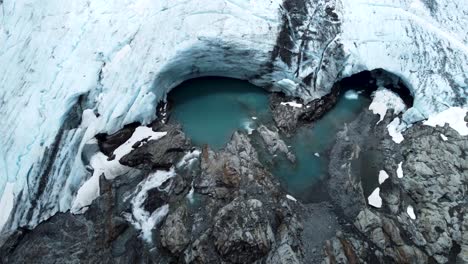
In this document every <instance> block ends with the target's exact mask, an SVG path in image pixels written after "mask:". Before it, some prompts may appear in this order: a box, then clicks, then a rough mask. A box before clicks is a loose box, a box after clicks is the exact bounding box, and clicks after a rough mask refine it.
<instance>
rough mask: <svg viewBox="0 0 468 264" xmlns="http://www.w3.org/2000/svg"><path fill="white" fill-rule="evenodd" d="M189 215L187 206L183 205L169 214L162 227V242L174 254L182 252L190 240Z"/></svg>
mask: <svg viewBox="0 0 468 264" xmlns="http://www.w3.org/2000/svg"><path fill="white" fill-rule="evenodd" d="M187 217H188V216H187V208H186V207H185V206H184V205H181V206H180V207H178V208H177V209H176V210H175V211H174V212H172V213H171V214H169V215H168V216H167V218H166V220H165V221H164V224H163V225H162V227H161V233H160V235H161V244H162V246H163V247H165V248H167V249H168V250H169V251H170V252H171V253H173V254H177V253H180V252H182V251H183V250H184V249H185V247H186V246H187V245H188V243H189V242H190V234H189V231H188V230H187V223H186V222H187Z"/></svg>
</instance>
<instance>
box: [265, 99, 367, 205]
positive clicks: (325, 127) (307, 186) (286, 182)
mask: <svg viewBox="0 0 468 264" xmlns="http://www.w3.org/2000/svg"><path fill="white" fill-rule="evenodd" d="M370 102H371V101H370V99H368V98H367V97H364V96H359V97H358V98H357V99H354V100H350V99H346V98H345V97H344V96H342V97H341V98H340V99H339V101H338V103H337V105H336V106H335V107H334V108H333V109H332V110H330V111H329V112H328V113H326V114H325V115H324V116H323V118H321V119H320V120H318V121H316V122H315V123H314V124H313V125H310V126H306V127H302V128H300V129H299V130H298V131H297V133H296V135H294V136H293V137H292V138H289V139H285V141H286V143H287V144H288V145H290V146H291V148H290V150H292V151H293V153H295V154H296V163H295V164H291V163H290V162H287V161H284V159H276V160H274V161H273V163H274V164H273V168H274V171H275V174H276V175H277V176H278V177H279V179H280V181H281V182H282V185H283V186H285V187H286V189H287V190H288V191H289V192H290V193H291V194H292V195H294V196H295V197H296V198H299V199H301V200H303V201H317V200H320V197H322V196H323V194H324V192H325V190H322V189H321V187H319V186H318V185H317V183H318V182H319V181H320V180H323V179H324V178H325V177H326V176H327V175H328V152H329V150H330V148H331V147H332V146H333V144H334V142H335V136H336V134H337V133H338V132H339V131H340V130H342V129H343V127H344V125H345V123H349V122H351V121H353V120H354V119H355V118H356V117H357V115H358V114H359V113H360V112H361V111H362V110H363V109H364V108H366V107H368V106H369V104H370Z"/></svg>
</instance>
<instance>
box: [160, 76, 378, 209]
mask: <svg viewBox="0 0 468 264" xmlns="http://www.w3.org/2000/svg"><path fill="white" fill-rule="evenodd" d="M268 95H269V94H268V93H267V92H266V91H264V90H262V89H260V88H258V87H256V86H254V85H252V84H250V83H248V82H245V81H240V80H235V79H226V78H200V79H194V80H189V81H187V82H185V83H183V84H181V85H180V86H179V87H177V88H175V89H174V90H173V91H171V93H170V94H169V97H168V98H169V100H170V101H171V102H172V112H171V113H172V116H171V120H176V121H177V122H179V123H181V124H182V127H183V130H184V131H185V133H186V134H187V135H188V136H189V137H190V138H191V139H192V142H193V143H194V144H195V145H198V146H202V145H204V144H208V145H209V146H210V147H211V148H213V149H221V148H222V147H223V146H224V145H225V144H226V143H227V142H228V141H229V139H230V137H231V135H232V134H233V132H234V131H236V130H241V131H246V132H248V131H250V129H249V128H251V129H253V128H255V127H256V126H258V125H259V124H267V125H268V124H269V125H270V126H271V124H272V116H271V112H270V110H269V100H268ZM354 95H355V96H354V99H347V98H353V97H352V96H351V97H346V96H344V95H343V96H342V97H341V98H340V99H339V101H338V103H337V105H336V106H335V107H334V108H333V109H332V110H331V111H329V112H328V113H327V114H325V116H324V117H323V118H322V119H320V120H318V121H317V122H315V123H314V124H313V125H310V126H305V127H302V128H300V129H299V130H298V131H297V133H296V134H295V135H294V136H293V137H291V138H286V137H285V136H283V140H284V141H285V142H286V144H287V145H288V146H290V150H291V151H292V152H293V153H294V154H295V155H296V163H291V162H290V161H289V160H287V159H286V158H285V157H283V155H280V156H277V157H274V158H272V157H271V156H270V155H269V154H265V151H262V150H258V151H259V153H260V158H261V161H262V163H263V164H264V165H265V166H266V167H268V168H269V169H270V171H271V172H272V173H273V174H274V175H275V176H276V177H278V179H279V180H280V182H281V183H282V186H283V188H285V189H286V190H287V191H288V192H289V193H290V194H291V195H293V196H294V197H296V198H298V199H301V200H303V201H314V200H315V201H316V200H317V197H320V196H322V195H323V192H324V190H322V189H323V188H322V187H320V185H319V184H317V183H318V182H320V180H322V179H324V178H325V177H326V176H327V171H328V151H329V149H330V148H331V146H332V145H333V143H334V141H335V135H336V133H337V132H338V131H340V130H341V129H343V127H344V125H345V123H348V122H350V121H352V120H354V118H356V116H357V115H358V114H359V113H360V112H361V111H362V110H363V109H364V108H366V107H368V106H369V104H370V99H368V97H365V96H360V95H359V96H357V95H356V94H354ZM356 97H357V98H356ZM252 117H255V119H253V118H252ZM258 138H259V137H258V135H257V136H256V135H255V133H253V135H252V139H253V140H259V139H258ZM254 145H256V146H257V145H258V144H255V143H254Z"/></svg>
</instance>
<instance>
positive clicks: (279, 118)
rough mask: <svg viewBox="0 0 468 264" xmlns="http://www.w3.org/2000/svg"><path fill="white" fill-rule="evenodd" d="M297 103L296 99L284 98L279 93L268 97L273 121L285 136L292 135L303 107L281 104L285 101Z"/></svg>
mask: <svg viewBox="0 0 468 264" xmlns="http://www.w3.org/2000/svg"><path fill="white" fill-rule="evenodd" d="M289 100H291V101H297V100H299V99H298V98H291V97H285V96H282V95H280V94H279V93H274V94H272V95H271V97H270V109H271V111H272V113H273V119H274V121H275V123H276V126H277V127H278V128H279V129H280V130H281V131H283V132H284V133H286V134H287V135H290V134H292V133H293V132H294V131H295V129H296V127H297V123H298V121H299V116H300V115H301V114H302V112H303V111H304V110H303V109H302V108H303V107H294V106H291V105H288V104H281V103H284V102H287V101H289Z"/></svg>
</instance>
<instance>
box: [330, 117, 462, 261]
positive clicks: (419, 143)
mask: <svg viewBox="0 0 468 264" xmlns="http://www.w3.org/2000/svg"><path fill="white" fill-rule="evenodd" d="M365 116H366V113H363V114H361V117H360V118H358V119H357V120H356V121H354V122H353V123H351V124H350V125H349V126H348V127H347V129H346V130H345V131H344V132H343V133H342V134H341V135H339V137H340V136H341V137H344V138H345V139H346V140H339V141H338V143H337V145H336V146H335V150H339V151H337V152H335V154H332V158H334V159H336V161H337V163H336V166H334V165H333V160H332V162H331V165H330V166H332V167H331V168H330V171H331V173H332V174H333V172H334V171H335V174H334V176H332V180H331V181H330V188H331V189H332V194H331V195H332V197H334V200H335V202H336V203H337V204H339V205H340V207H341V208H342V209H343V212H344V214H345V217H347V218H349V219H350V220H351V221H354V224H353V225H354V228H356V230H357V232H355V231H353V232H351V233H349V232H346V233H340V234H339V235H337V237H336V238H334V239H331V240H330V241H329V242H328V243H327V244H326V247H325V252H326V254H327V257H326V258H325V262H326V263H356V259H358V261H357V262H358V263H361V262H363V261H364V260H366V261H367V262H372V263H375V262H380V263H384V262H392V263H428V262H432V263H447V262H449V263H454V262H456V261H457V263H466V256H467V255H468V254H467V252H468V251H467V248H468V247H467V246H466V243H467V242H466V241H467V240H466V236H464V234H465V232H466V231H465V230H467V229H466V220H465V219H466V218H465V217H464V215H465V214H466V203H467V201H466V194H465V192H466V185H465V184H463V182H466V181H467V179H468V178H467V177H468V173H466V172H467V171H468V170H467V166H468V163H467V160H466V152H467V150H468V145H467V144H468V139H467V138H466V137H462V136H460V135H459V134H458V133H457V132H456V131H454V130H453V129H451V128H449V127H448V126H446V127H444V128H441V127H437V128H432V127H428V126H424V125H421V124H418V125H415V126H413V127H412V128H410V129H409V130H408V131H406V132H405V133H404V134H403V135H404V137H405V140H404V141H403V142H402V143H401V146H399V145H397V144H395V143H393V142H392V141H391V140H390V139H388V137H386V136H379V134H380V135H386V134H385V133H382V132H383V131H382V129H384V128H385V127H386V125H387V123H388V122H389V121H390V120H391V119H392V118H393V117H392V116H391V114H390V115H389V114H387V117H386V118H385V119H384V121H382V122H381V123H380V124H379V125H377V126H375V127H374V128H371V129H370V130H367V132H365V133H364V134H363V135H359V137H361V136H363V137H364V138H366V136H367V137H371V138H373V139H374V140H373V141H368V142H367V143H366V144H367V146H366V147H363V143H362V142H361V143H359V142H358V141H356V139H357V138H358V136H357V135H353V134H354V133H355V132H353V131H355V128H356V127H355V126H356V125H359V124H360V123H361V122H362V121H364V120H368V118H366V117H365ZM440 134H443V135H445V136H446V137H447V138H448V140H447V141H444V140H443V139H442V137H441V136H440ZM364 140H366V139H364ZM353 144H354V145H355V147H354V148H353V147H348V149H349V151H348V152H346V148H347V147H346V145H350V146H352V145H353ZM356 146H358V147H359V150H360V151H361V152H362V151H363V149H365V148H377V149H379V151H378V153H381V156H380V157H379V158H378V161H379V162H378V166H379V167H380V168H381V169H384V170H385V171H386V172H387V173H388V174H389V176H390V178H389V179H387V180H386V181H385V182H384V183H383V184H382V185H381V186H380V188H381V192H380V197H381V198H382V203H383V205H382V208H380V209H377V208H373V207H368V206H366V205H365V204H366V202H365V197H364V196H361V195H359V193H362V192H360V191H359V188H360V187H359V184H360V181H359V179H358V176H357V175H359V174H355V173H356V171H355V170H353V169H351V170H347V169H345V168H346V167H348V166H349V167H352V159H353V158H354V157H355V156H356V153H357V152H356V151H355V150H356V149H358V148H357V147H356ZM353 149H354V151H353ZM335 150H334V151H335ZM339 161H341V164H343V163H344V164H345V165H343V166H342V167H344V168H343V170H341V172H340V166H338V164H339V163H340V162H339ZM399 162H402V164H403V166H402V168H403V174H404V176H403V177H402V178H398V177H397V173H396V171H397V164H398V163H399ZM346 171H348V173H346ZM349 172H351V173H349ZM333 177H335V179H333ZM334 189H335V190H336V191H335V192H333V190H334ZM344 193H346V195H344ZM352 193H354V195H351V196H349V195H350V194H352ZM340 194H342V195H341V197H340ZM345 197H346V199H350V197H351V199H350V200H354V202H352V203H348V202H347V200H345ZM352 197H354V198H352ZM356 201H359V202H356ZM356 203H358V204H359V205H358V206H356ZM352 204H354V206H353V205H352ZM409 206H412V207H413V208H414V212H415V215H416V219H411V218H410V215H409V214H408V213H407V210H408V207H409ZM356 214H357V215H356ZM353 219H354V220H353ZM353 233H355V234H353ZM344 241H347V242H346V243H344ZM366 248H369V249H366ZM372 259H373V261H371V260H372Z"/></svg>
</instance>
